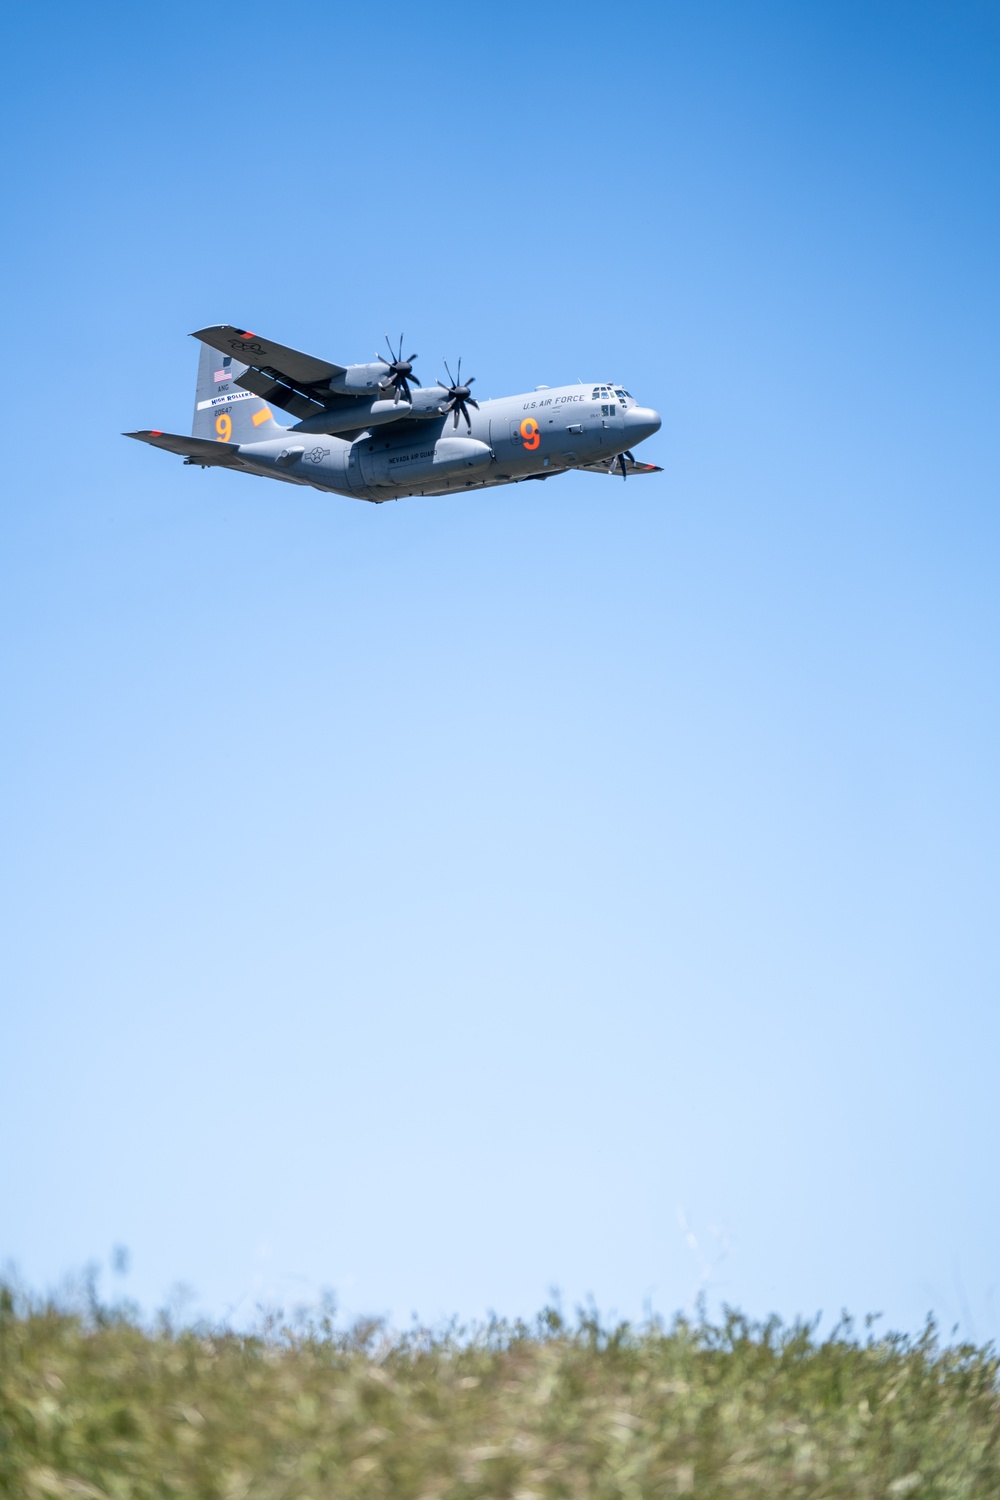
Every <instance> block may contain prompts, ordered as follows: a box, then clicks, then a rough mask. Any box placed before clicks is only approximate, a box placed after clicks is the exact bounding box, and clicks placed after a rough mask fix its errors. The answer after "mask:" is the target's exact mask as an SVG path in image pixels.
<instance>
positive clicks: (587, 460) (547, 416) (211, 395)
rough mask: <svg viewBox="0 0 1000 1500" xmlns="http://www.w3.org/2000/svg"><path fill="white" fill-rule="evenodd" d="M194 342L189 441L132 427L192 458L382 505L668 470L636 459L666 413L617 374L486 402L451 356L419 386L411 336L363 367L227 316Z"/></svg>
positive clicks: (207, 464) (145, 439)
mask: <svg viewBox="0 0 1000 1500" xmlns="http://www.w3.org/2000/svg"><path fill="white" fill-rule="evenodd" d="M192 337H193V338H196V339H199V340H200V342H201V346H202V348H201V358H200V361H199V364H198V385H197V393H196V396H195V409H194V426H193V431H192V435H191V436H190V437H183V436H180V435H178V434H174V433H169V432H160V431H157V430H151V431H144V432H127V433H124V434H123V436H125V437H131V438H138V439H139V440H140V441H141V442H144V443H151V444H152V445H153V447H154V448H165V449H166V450H167V452H168V453H176V454H179V455H180V456H181V457H183V459H184V462H185V463H187V464H198V465H200V466H201V467H202V468H208V467H221V468H225V469H240V470H244V471H245V472H246V473H248V474H260V475H264V476H265V477H267V478H269V479H282V480H284V481H285V482H286V483H287V484H308V485H312V487H313V488H314V489H317V490H327V491H333V493H334V494H337V495H348V496H353V497H354V498H355V499H358V500H370V501H372V502H373V503H374V504H376V505H378V504H381V503H382V501H384V500H399V499H402V498H403V497H404V496H407V495H445V494H448V493H451V492H456V491H462V490H469V489H484V488H486V487H488V486H490V485H494V484H514V483H517V482H518V481H520V480H524V479H547V478H549V477H550V475H553V474H560V473H566V472H567V470H569V469H583V470H587V471H589V472H591V473H596V474H621V476H622V478H623V479H624V478H626V477H627V476H628V475H629V474H656V473H660V472H661V470H660V469H659V468H658V466H657V465H656V464H645V463H640V462H639V461H638V460H637V459H636V458H635V457H634V455H633V453H632V448H633V447H634V446H635V445H636V444H638V443H641V442H642V441H643V440H644V439H645V438H648V437H652V435H653V433H655V432H657V431H658V430H659V427H660V417H659V414H658V413H657V412H655V411H653V410H652V409H651V408H650V407H648V406H640V405H639V404H638V403H637V402H636V401H635V400H634V399H633V398H632V396H630V395H629V393H628V391H626V390H625V389H624V388H623V387H622V386H620V385H617V384H616V383H614V382H613V381H597V382H595V383H593V384H592V385H566V386H556V387H555V388H553V389H550V388H549V387H548V386H537V387H536V388H535V390H533V391H531V392H530V393H526V394H524V395H521V396H504V397H501V398H500V399H499V400H495V401H482V402H479V401H476V400H475V399H474V398H473V396H472V391H471V387H472V385H473V382H474V380H475V377H474V376H473V377H471V378H470V379H468V380H466V381H465V382H464V383H463V381H462V362H461V360H459V362H458V368H457V371H456V374H455V376H454V378H453V377H452V374H451V371H450V369H448V366H447V363H446V364H445V370H446V372H447V375H448V384H447V385H446V384H445V383H444V381H439V382H438V383H437V384H436V385H431V386H421V385H420V382H419V381H418V380H417V378H416V376H415V375H414V373H413V361H414V360H415V359H416V358H417V356H416V355H415V354H410V355H408V356H407V357H406V359H404V358H403V339H402V335H401V336H400V340H399V348H398V350H394V349H393V347H392V345H391V343H389V338H388V335H387V336H386V344H387V345H388V348H389V358H388V359H386V358H384V357H383V356H381V355H376V358H375V361H374V362H373V363H369V364H362V365H335V364H332V363H330V362H329V361H328V360H323V359H314V358H313V357H312V355H309V354H300V353H299V352H298V351H297V350H295V349H287V348H285V346H284V345H283V344H275V343H272V342H271V341H270V340H269V339H264V338H261V337H260V336H259V335H258V334H256V333H251V332H249V331H248V330H246V329H238V328H233V327H230V326H229V325H228V324H221V325H220V326H219V327H215V328H202V329H200V330H199V332H197V333H195V334H193V335H192ZM272 407H278V408H279V409H280V410H281V411H285V412H287V413H288V414H289V416H291V417H294V418H296V421H295V424H294V426H285V425H283V424H282V423H280V422H277V421H275V419H274V416H273V414H272V410H271V408H272ZM470 408H471V410H470ZM460 418H462V419H464V422H465V427H466V431H465V432H464V433H461V432H460V431H459V419H460ZM449 419H450V420H449Z"/></svg>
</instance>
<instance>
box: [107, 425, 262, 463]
mask: <svg viewBox="0 0 1000 1500" xmlns="http://www.w3.org/2000/svg"><path fill="white" fill-rule="evenodd" d="M122 437H130V438H137V439H138V440H139V442H140V443H150V444H151V445H152V446H153V447H154V448H165V449H166V451H167V452H168V453H177V454H179V455H180V456H181V457H182V458H189V459H190V460H191V462H192V463H196V464H220V465H221V466H222V467H223V468H233V467H239V459H238V458H237V456H236V455H237V454H238V453H239V451H240V445H239V443H216V442H214V441H213V440H212V439H211V438H196V437H181V436H180V435H179V434H178V433H176V432H156V431H152V432H123V433H122Z"/></svg>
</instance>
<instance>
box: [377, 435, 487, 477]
mask: <svg viewBox="0 0 1000 1500" xmlns="http://www.w3.org/2000/svg"><path fill="white" fill-rule="evenodd" d="M358 446H359V448H360V450H361V452H360V458H361V474H362V477H363V478H364V481H365V484H392V485H397V484H398V485H403V486H405V487H407V488H408V489H419V488H420V487H421V485H433V484H437V483H438V482H439V481H441V480H445V479H450V478H452V477H453V476H456V475H459V474H466V473H469V472H470V471H474V470H476V469H485V468H486V467H487V466H488V465H489V464H490V463H491V462H492V459H493V453H492V451H491V449H490V448H489V446H488V445H487V444H486V443H481V442H479V441H478V439H477V438H470V437H440V438H438V439H437V441H436V442H434V441H428V440H427V439H426V438H424V439H421V438H420V436H419V433H418V434H416V435H415V436H414V437H413V438H412V439H410V440H409V441H408V442H406V443H395V444H393V446H392V447H391V448H386V447H381V448H379V447H375V446H373V445H372V444H371V443H368V442H361V443H360V444H359V445H358Z"/></svg>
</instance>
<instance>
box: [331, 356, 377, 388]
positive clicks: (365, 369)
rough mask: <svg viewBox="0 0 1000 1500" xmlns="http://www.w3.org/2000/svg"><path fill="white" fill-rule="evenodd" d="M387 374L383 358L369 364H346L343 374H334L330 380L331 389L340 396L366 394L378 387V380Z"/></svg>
mask: <svg viewBox="0 0 1000 1500" xmlns="http://www.w3.org/2000/svg"><path fill="white" fill-rule="evenodd" d="M388 374H389V366H388V365H387V364H386V363H385V361H384V360H379V361H378V363H377V364H371V365H348V366H347V369H346V370H345V371H344V373H343V375H334V376H333V378H332V380H331V381H330V389H331V391H336V392H337V394H338V395H340V396H367V395H369V394H370V393H371V392H372V391H375V390H377V389H378V386H379V382H380V381H382V380H385V378H386V376H387V375H388Z"/></svg>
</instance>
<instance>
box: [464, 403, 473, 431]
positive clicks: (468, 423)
mask: <svg viewBox="0 0 1000 1500" xmlns="http://www.w3.org/2000/svg"><path fill="white" fill-rule="evenodd" d="M462 416H463V417H464V418H465V425H466V427H467V428H468V429H469V431H470V432H471V431H472V418H471V417H470V416H469V413H468V412H467V411H466V409H465V407H464V406H463V407H462Z"/></svg>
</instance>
